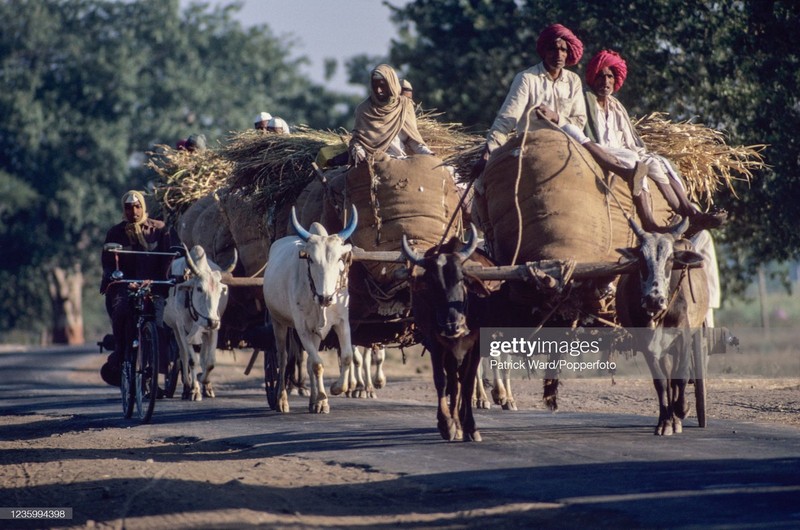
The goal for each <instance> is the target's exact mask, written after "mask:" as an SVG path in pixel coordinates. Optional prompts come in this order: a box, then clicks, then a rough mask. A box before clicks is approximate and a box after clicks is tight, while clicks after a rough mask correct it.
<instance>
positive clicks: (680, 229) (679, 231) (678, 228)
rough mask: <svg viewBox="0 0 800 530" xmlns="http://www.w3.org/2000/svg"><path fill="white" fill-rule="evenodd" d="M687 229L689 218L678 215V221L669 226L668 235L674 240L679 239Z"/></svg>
mask: <svg viewBox="0 0 800 530" xmlns="http://www.w3.org/2000/svg"><path fill="white" fill-rule="evenodd" d="M687 228H689V217H682V216H680V215H679V216H678V220H677V221H675V222H674V223H673V224H672V225H671V226H670V230H669V234H670V235H671V236H672V237H674V238H675V239H680V237H681V236H682V235H683V233H684V232H686V229H687Z"/></svg>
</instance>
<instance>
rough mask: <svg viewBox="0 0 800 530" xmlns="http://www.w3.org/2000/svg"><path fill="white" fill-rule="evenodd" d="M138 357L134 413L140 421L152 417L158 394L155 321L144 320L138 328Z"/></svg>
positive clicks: (146, 420) (143, 421)
mask: <svg viewBox="0 0 800 530" xmlns="http://www.w3.org/2000/svg"><path fill="white" fill-rule="evenodd" d="M139 352H140V355H139V358H140V359H141V362H142V363H141V366H140V367H139V369H138V370H136V413H137V415H138V417H139V420H141V422H142V423H149V422H150V419H151V418H152V417H153V410H154V409H155V406H156V397H157V394H158V329H157V328H156V324H155V322H144V323H143V324H142V326H141V328H140V329H139Z"/></svg>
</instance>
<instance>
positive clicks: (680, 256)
mask: <svg viewBox="0 0 800 530" xmlns="http://www.w3.org/2000/svg"><path fill="white" fill-rule="evenodd" d="M672 257H673V259H674V260H675V262H676V263H678V264H680V265H684V266H687V267H688V266H691V265H697V264H699V263H703V255H702V254H700V253H698V252H695V251H694V250H676V251H675V252H674V253H673V254H672Z"/></svg>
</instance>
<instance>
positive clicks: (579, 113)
mask: <svg viewBox="0 0 800 530" xmlns="http://www.w3.org/2000/svg"><path fill="white" fill-rule="evenodd" d="M540 105H546V106H547V107H549V108H551V109H552V110H554V111H555V112H556V113H557V114H558V125H559V126H562V125H564V124H566V123H571V124H573V125H575V126H576V127H578V128H579V129H583V127H584V126H585V125H586V103H585V102H584V100H583V85H582V83H581V78H580V77H578V75H577V74H575V73H574V72H570V71H569V70H563V69H562V70H561V75H559V77H558V79H555V80H554V79H552V78H551V77H550V74H548V73H547V70H546V69H545V67H544V63H539V64H537V65H536V66H533V67H531V68H528V69H527V70H524V71H522V72H520V73H518V74H517V75H516V76H515V77H514V81H513V82H512V83H511V88H510V89H509V90H508V95H507V96H506V99H505V101H504V102H503V106H502V107H500V111H499V112H498V113H497V117H496V118H495V119H494V123H492V127H491V128H490V129H489V133H488V134H487V135H486V145H487V147H488V148H489V152H492V151H494V150H495V149H497V148H498V147H500V146H501V145H503V144H504V143H505V142H506V140H507V138H508V135H509V133H511V131H514V130H516V132H517V134H523V133H524V132H525V130H526V129H528V128H530V127H533V126H534V124H535V120H537V117H536V115H535V114H534V113H533V111H531V116H530V122H531V123H530V124H529V123H528V121H527V120H526V117H527V115H528V111H529V110H530V109H532V108H536V107H538V106H540Z"/></svg>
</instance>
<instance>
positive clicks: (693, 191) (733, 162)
mask: <svg viewBox="0 0 800 530" xmlns="http://www.w3.org/2000/svg"><path fill="white" fill-rule="evenodd" d="M666 116H667V115H666V114H665V113H662V112H655V113H653V114H648V115H647V116H644V117H643V118H641V119H639V120H637V121H635V122H634V127H636V131H637V132H638V133H639V135H640V136H641V137H642V140H643V141H644V143H645V145H646V146H647V149H648V150H649V151H652V152H653V153H656V154H659V155H661V156H663V157H665V158H666V159H667V160H670V161H671V162H672V163H673V164H675V165H676V166H677V167H678V169H679V170H680V172H681V173H682V174H683V178H684V181H685V182H686V184H687V188H688V190H687V192H688V194H689V197H690V198H691V199H692V200H693V201H695V202H698V203H705V204H706V205H711V204H713V202H714V201H713V198H714V193H715V192H717V191H718V190H719V189H720V188H722V187H727V188H728V189H730V190H731V192H732V193H733V194H734V196H735V195H736V191H735V189H734V186H733V184H734V181H737V180H739V181H744V182H747V183H749V182H750V181H751V180H752V178H753V171H758V170H761V169H764V168H765V167H766V164H765V163H764V159H763V157H762V156H761V153H762V151H763V150H764V149H765V148H766V146H765V145H749V146H729V145H727V144H726V143H725V135H724V134H723V133H722V132H720V131H717V130H715V129H711V128H709V127H706V126H705V125H702V124H698V123H689V122H688V121H685V122H671V121H669V120H668V119H667V118H666Z"/></svg>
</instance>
